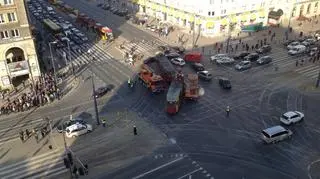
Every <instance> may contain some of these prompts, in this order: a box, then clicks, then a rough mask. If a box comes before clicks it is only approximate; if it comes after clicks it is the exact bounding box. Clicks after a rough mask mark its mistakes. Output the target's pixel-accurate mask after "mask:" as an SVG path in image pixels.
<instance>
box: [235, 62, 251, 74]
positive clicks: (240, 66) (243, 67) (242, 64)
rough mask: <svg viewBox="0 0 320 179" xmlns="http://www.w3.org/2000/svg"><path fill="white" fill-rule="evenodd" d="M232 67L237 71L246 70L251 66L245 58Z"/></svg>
mask: <svg viewBox="0 0 320 179" xmlns="http://www.w3.org/2000/svg"><path fill="white" fill-rule="evenodd" d="M234 68H235V69H236V70H239V71H242V70H247V69H249V68H251V62H250V61H247V60H245V61H242V62H240V63H238V64H236V66H235V67H234Z"/></svg>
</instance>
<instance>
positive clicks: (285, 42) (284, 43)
mask: <svg viewBox="0 0 320 179" xmlns="http://www.w3.org/2000/svg"><path fill="white" fill-rule="evenodd" d="M292 42H294V40H286V41H284V42H283V45H284V46H285V47H287V46H288V45H289V44H291V43H292Z"/></svg>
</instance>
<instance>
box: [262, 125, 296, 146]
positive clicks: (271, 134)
mask: <svg viewBox="0 0 320 179" xmlns="http://www.w3.org/2000/svg"><path fill="white" fill-rule="evenodd" d="M292 134H293V133H292V131H291V130H289V129H285V128H284V127H282V126H273V127H270V128H267V129H264V130H262V140H263V141H264V142H265V143H267V144H269V143H276V142H278V141H282V140H285V139H288V138H291V136H292Z"/></svg>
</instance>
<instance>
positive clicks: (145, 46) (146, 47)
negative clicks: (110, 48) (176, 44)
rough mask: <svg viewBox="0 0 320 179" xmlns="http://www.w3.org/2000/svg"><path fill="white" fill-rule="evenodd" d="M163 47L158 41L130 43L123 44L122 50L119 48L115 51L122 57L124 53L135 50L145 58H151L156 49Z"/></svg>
mask: <svg viewBox="0 0 320 179" xmlns="http://www.w3.org/2000/svg"><path fill="white" fill-rule="evenodd" d="M161 45H165V44H163V43H161V42H158V41H140V42H132V43H124V44H123V48H124V49H120V47H118V46H117V47H116V49H117V50H119V51H120V52H121V53H122V54H123V55H124V54H125V53H126V52H130V51H131V49H132V48H135V49H136V50H135V52H137V53H141V54H144V55H146V56H153V55H154V54H155V52H156V51H157V47H158V46H161Z"/></svg>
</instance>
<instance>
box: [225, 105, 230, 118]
mask: <svg viewBox="0 0 320 179" xmlns="http://www.w3.org/2000/svg"><path fill="white" fill-rule="evenodd" d="M226 113H227V117H229V114H230V106H227V109H226Z"/></svg>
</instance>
